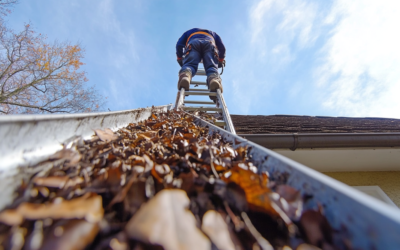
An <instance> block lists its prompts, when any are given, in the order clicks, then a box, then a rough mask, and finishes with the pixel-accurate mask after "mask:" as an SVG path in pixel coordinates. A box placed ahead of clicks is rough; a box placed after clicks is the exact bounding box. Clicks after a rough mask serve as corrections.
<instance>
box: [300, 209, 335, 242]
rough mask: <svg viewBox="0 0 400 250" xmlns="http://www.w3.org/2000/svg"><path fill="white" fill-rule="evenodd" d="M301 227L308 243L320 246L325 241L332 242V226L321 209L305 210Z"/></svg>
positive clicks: (301, 219)
mask: <svg viewBox="0 0 400 250" xmlns="http://www.w3.org/2000/svg"><path fill="white" fill-rule="evenodd" d="M300 227H301V229H302V231H303V233H304V234H305V237H306V239H307V242H308V243H310V244H312V245H315V246H320V245H321V244H322V243H323V242H327V243H330V244H331V243H332V233H333V232H332V228H331V226H330V225H329V222H328V220H327V219H326V218H325V216H324V215H323V214H322V213H321V211H314V210H307V211H305V212H303V214H302V216H301V218H300Z"/></svg>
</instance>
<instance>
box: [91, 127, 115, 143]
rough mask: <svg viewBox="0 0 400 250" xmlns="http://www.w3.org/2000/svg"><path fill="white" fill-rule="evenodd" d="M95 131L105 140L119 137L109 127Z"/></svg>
mask: <svg viewBox="0 0 400 250" xmlns="http://www.w3.org/2000/svg"><path fill="white" fill-rule="evenodd" d="M94 132H95V133H96V135H97V136H98V137H99V138H100V140H102V141H104V142H110V141H113V140H116V139H118V136H117V135H116V134H114V132H113V131H112V130H111V129H109V128H106V129H104V131H103V130H101V129H95V130H94Z"/></svg>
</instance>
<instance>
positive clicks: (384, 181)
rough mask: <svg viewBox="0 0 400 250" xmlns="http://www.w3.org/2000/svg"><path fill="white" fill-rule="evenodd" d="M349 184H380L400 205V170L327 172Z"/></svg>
mask: <svg viewBox="0 0 400 250" xmlns="http://www.w3.org/2000/svg"><path fill="white" fill-rule="evenodd" d="M324 174H326V175H328V176H330V177H332V178H334V179H336V180H338V181H341V182H343V183H345V184H347V185H349V186H379V187H380V188H381V189H382V190H383V191H384V192H385V193H386V195H387V196H389V198H390V199H391V200H392V201H393V202H394V203H395V204H396V205H397V206H398V207H400V171H387V172H386V171H385V172H375V171H371V172H325V173H324Z"/></svg>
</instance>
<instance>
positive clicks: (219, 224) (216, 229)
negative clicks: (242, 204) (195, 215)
mask: <svg viewBox="0 0 400 250" xmlns="http://www.w3.org/2000/svg"><path fill="white" fill-rule="evenodd" d="M201 230H203V232H204V233H205V234H207V236H208V237H210V239H211V241H212V242H213V243H214V244H215V245H216V246H217V248H218V249H221V250H236V248H235V244H234V243H233V240H232V239H231V236H230V233H229V228H228V225H227V224H226V222H225V220H224V218H222V216H221V214H220V213H218V212H217V211H215V210H208V211H207V212H206V213H205V214H204V216H203V221H202V225H201Z"/></svg>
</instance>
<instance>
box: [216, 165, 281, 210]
mask: <svg viewBox="0 0 400 250" xmlns="http://www.w3.org/2000/svg"><path fill="white" fill-rule="evenodd" d="M242 165H243V166H242ZM222 180H224V181H226V182H228V183H229V182H233V183H236V184H237V185H239V186H240V187H241V188H242V189H243V190H244V192H245V193H246V199H247V202H248V204H249V206H250V208H251V209H253V210H256V211H260V212H266V213H268V214H270V215H274V216H279V213H278V212H277V211H276V210H275V207H274V205H273V204H272V201H271V199H270V198H269V194H270V193H271V190H270V189H269V188H267V187H266V185H264V183H265V180H264V178H263V177H262V176H260V175H258V174H255V173H253V172H252V171H251V170H249V169H247V165H245V164H244V163H239V164H238V165H237V166H234V167H233V168H231V169H230V170H228V171H226V172H225V173H224V174H223V175H222Z"/></svg>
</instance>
